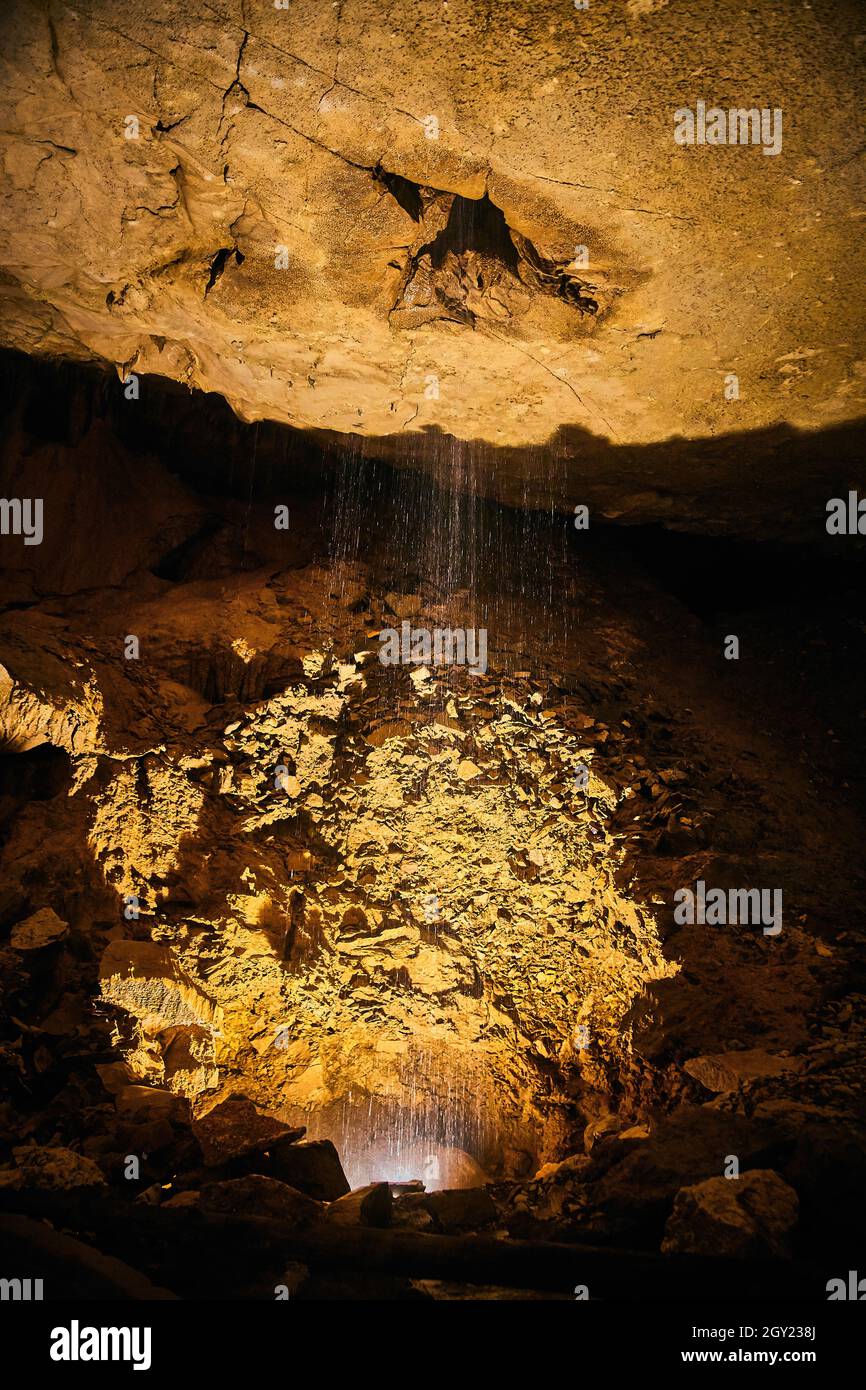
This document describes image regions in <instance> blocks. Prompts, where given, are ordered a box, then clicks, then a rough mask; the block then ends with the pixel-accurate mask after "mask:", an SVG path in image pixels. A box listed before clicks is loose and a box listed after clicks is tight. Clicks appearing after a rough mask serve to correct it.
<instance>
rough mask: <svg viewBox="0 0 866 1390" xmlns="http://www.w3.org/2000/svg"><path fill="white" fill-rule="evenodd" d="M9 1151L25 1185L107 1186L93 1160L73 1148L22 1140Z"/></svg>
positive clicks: (63, 1188)
mask: <svg viewBox="0 0 866 1390" xmlns="http://www.w3.org/2000/svg"><path fill="white" fill-rule="evenodd" d="M12 1154H13V1156H14V1158H15V1162H16V1163H17V1165H18V1170H19V1172H20V1173H21V1180H22V1186H24V1187H35V1188H39V1189H41V1190H48V1191H52V1192H69V1191H72V1190H73V1189H74V1188H82V1187H105V1186H106V1182H105V1178H104V1177H103V1176H102V1173H101V1172H100V1170H99V1169H98V1168H97V1166H96V1164H95V1163H93V1162H92V1160H91V1159H89V1158H85V1157H84V1156H83V1155H82V1154H79V1153H75V1152H74V1150H73V1149H63V1148H47V1147H44V1146H42V1145H39V1144H23V1145H20V1146H19V1147H18V1148H15V1149H13V1150H12Z"/></svg>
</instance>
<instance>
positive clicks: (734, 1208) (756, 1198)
mask: <svg viewBox="0 0 866 1390" xmlns="http://www.w3.org/2000/svg"><path fill="white" fill-rule="evenodd" d="M798 1215H799V1202H798V1201H797V1194H796V1192H795V1191H794V1189H793V1188H792V1187H789V1186H788V1184H787V1183H786V1182H784V1181H783V1179H782V1178H780V1177H779V1175H778V1173H774V1172H773V1171H772V1170H771V1169H767V1168H754V1169H752V1170H751V1171H750V1172H748V1173H743V1175H742V1176H741V1177H739V1178H708V1179H707V1181H706V1182H701V1183H696V1184H695V1185H694V1186H693V1187H683V1188H681V1189H680V1191H679V1192H678V1193H677V1195H676V1198H675V1199H674V1208H673V1211H672V1212H671V1214H670V1216H669V1217H668V1221H667V1225H666V1227H665V1235H664V1240H663V1241H662V1251H663V1253H664V1254H676V1255H724V1256H730V1257H731V1258H735V1259H774V1258H775V1259H777V1258H784V1257H785V1256H790V1254H791V1251H792V1241H793V1236H794V1230H795V1228H796V1225H797V1217H798Z"/></svg>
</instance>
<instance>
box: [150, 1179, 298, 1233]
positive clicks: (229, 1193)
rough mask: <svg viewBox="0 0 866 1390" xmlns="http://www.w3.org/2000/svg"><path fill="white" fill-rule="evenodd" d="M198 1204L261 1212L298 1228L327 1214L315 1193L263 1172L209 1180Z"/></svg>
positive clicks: (232, 1212) (236, 1212) (237, 1212)
mask: <svg viewBox="0 0 866 1390" xmlns="http://www.w3.org/2000/svg"><path fill="white" fill-rule="evenodd" d="M175 1205H180V1203H179V1202H177V1203H175ZM199 1206H200V1208H201V1210H202V1211H210V1212H219V1213H220V1214H221V1215H223V1216H260V1217H268V1218H270V1219H271V1220H273V1221H286V1222H288V1223H290V1224H291V1225H293V1226H297V1227H298V1228H299V1229H306V1228H307V1227H309V1226H314V1225H316V1223H317V1222H319V1221H323V1220H324V1216H325V1211H324V1207H322V1205H321V1204H320V1203H319V1202H316V1201H314V1200H313V1198H312V1197H308V1196H306V1195H305V1194H304V1193H303V1192H298V1191H297V1189H296V1188H294V1187H289V1185H288V1183H284V1182H279V1181H278V1180H277V1179H276V1178H268V1177H264V1176H263V1175H262V1174H261V1173H249V1174H247V1176H246V1177H243V1178H229V1179H227V1180H226V1181H225V1182H213V1183H208V1184H207V1185H206V1186H205V1187H203V1188H202V1189H201V1193H200V1196H199Z"/></svg>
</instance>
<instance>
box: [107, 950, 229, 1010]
mask: <svg viewBox="0 0 866 1390" xmlns="http://www.w3.org/2000/svg"><path fill="white" fill-rule="evenodd" d="M99 975H100V988H101V991H102V996H103V998H104V999H107V1000H108V1001H109V1003H111V1004H115V1005H116V1006H117V1007H118V1008H120V1009H125V1010H126V1012H127V1013H130V1014H132V1015H133V1017H135V1018H137V1019H138V1021H139V1022H140V1024H141V1026H142V1028H143V1029H144V1030H145V1032H148V1033H159V1032H162V1030H163V1029H165V1028H171V1027H173V1026H175V1025H179V1024H193V1023H197V1024H204V1025H206V1026H208V1027H212V1028H214V1027H219V1023H220V1010H219V1009H218V1008H217V1007H216V1006H215V1005H214V1004H213V1003H212V1002H211V1001H210V999H208V998H207V997H206V995H204V994H203V993H202V991H201V990H200V989H199V988H198V987H197V986H196V985H195V984H194V983H193V982H192V980H190V979H189V978H188V977H187V976H186V975H185V974H184V973H183V971H182V970H181V969H180V967H179V966H178V964H177V962H176V961H175V959H174V957H173V956H172V954H171V951H170V950H169V949H168V947H167V946H157V945H156V944H155V943H154V942H151V941H113V942H112V943H111V944H110V945H109V946H108V947H107V948H106V950H105V952H104V953H103V956H102V961H101V963H100V968H99Z"/></svg>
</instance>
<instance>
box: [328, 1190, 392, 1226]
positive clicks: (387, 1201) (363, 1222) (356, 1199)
mask: <svg viewBox="0 0 866 1390" xmlns="http://www.w3.org/2000/svg"><path fill="white" fill-rule="evenodd" d="M393 1205H394V1202H393V1198H392V1196H391V1188H390V1187H389V1185H388V1183H386V1182H371V1183H368V1184H367V1186H366V1187H357V1188H355V1190H354V1192H347V1193H346V1195H345V1197H338V1198H337V1200H336V1202H332V1203H331V1205H330V1206H329V1207H328V1220H329V1221H331V1222H334V1223H335V1224H336V1225H338V1226H379V1227H384V1226H390V1224H391V1211H392V1208H393Z"/></svg>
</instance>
